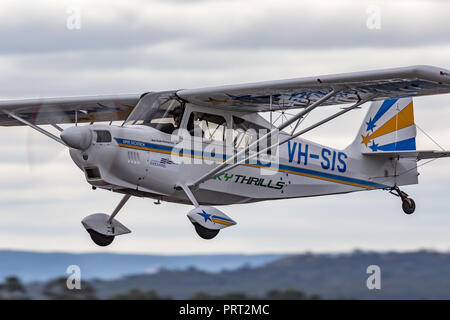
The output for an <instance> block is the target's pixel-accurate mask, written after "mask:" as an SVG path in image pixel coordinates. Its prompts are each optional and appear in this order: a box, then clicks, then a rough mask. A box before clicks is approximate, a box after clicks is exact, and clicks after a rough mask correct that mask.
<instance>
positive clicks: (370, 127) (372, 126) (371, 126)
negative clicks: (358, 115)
mask: <svg viewBox="0 0 450 320" xmlns="http://www.w3.org/2000/svg"><path fill="white" fill-rule="evenodd" d="M375 122H376V121H373V120H372V118H370V119H369V122H366V124H367V130H366V131H369V130H371V131H372V132H373V129H374V128H375V127H376V125H375Z"/></svg>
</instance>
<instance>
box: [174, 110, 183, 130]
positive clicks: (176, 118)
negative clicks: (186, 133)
mask: <svg viewBox="0 0 450 320" xmlns="http://www.w3.org/2000/svg"><path fill="white" fill-rule="evenodd" d="M172 116H173V123H174V129H173V130H174V131H175V130H176V129H178V128H179V127H180V123H181V118H182V117H183V109H182V108H181V107H180V106H178V107H175V108H174V109H173V110H172Z"/></svg>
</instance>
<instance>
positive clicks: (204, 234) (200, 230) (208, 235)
mask: <svg viewBox="0 0 450 320" xmlns="http://www.w3.org/2000/svg"><path fill="white" fill-rule="evenodd" d="M193 225H194V227H195V231H196V232H197V234H198V235H199V236H200V238H202V239H205V240H211V239H213V238H214V237H215V236H217V234H218V233H219V230H212V229H208V228H205V227H203V226H201V225H200V224H198V223H193Z"/></svg>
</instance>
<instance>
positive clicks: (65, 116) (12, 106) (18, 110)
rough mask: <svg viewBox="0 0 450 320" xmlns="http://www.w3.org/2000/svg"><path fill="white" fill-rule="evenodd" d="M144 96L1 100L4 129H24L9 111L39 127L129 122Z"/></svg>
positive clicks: (1, 121)
mask: <svg viewBox="0 0 450 320" xmlns="http://www.w3.org/2000/svg"><path fill="white" fill-rule="evenodd" d="M139 97H140V94H122V95H102V96H83V97H65V98H42V99H24V100H3V101H1V100H0V126H20V125H23V123H22V122H20V121H17V120H15V119H13V118H11V117H10V116H9V115H8V114H6V112H5V111H8V112H11V113H13V114H15V115H17V116H19V117H21V118H22V119H25V120H27V121H29V122H31V123H33V124H36V125H43V124H61V123H74V122H75V119H77V122H91V123H93V122H98V121H115V120H125V119H126V118H127V117H128V115H129V114H130V112H131V110H133V108H134V106H135V105H136V104H137V102H138V101H139Z"/></svg>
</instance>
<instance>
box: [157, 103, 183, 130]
mask: <svg viewBox="0 0 450 320" xmlns="http://www.w3.org/2000/svg"><path fill="white" fill-rule="evenodd" d="M183 113H184V109H183V108H182V107H181V106H177V107H175V108H173V110H170V111H169V115H172V118H173V124H172V123H162V124H160V125H159V127H158V130H160V131H162V132H164V133H168V134H173V133H174V131H175V130H177V129H178V128H180V123H181V119H182V117H183Z"/></svg>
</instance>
